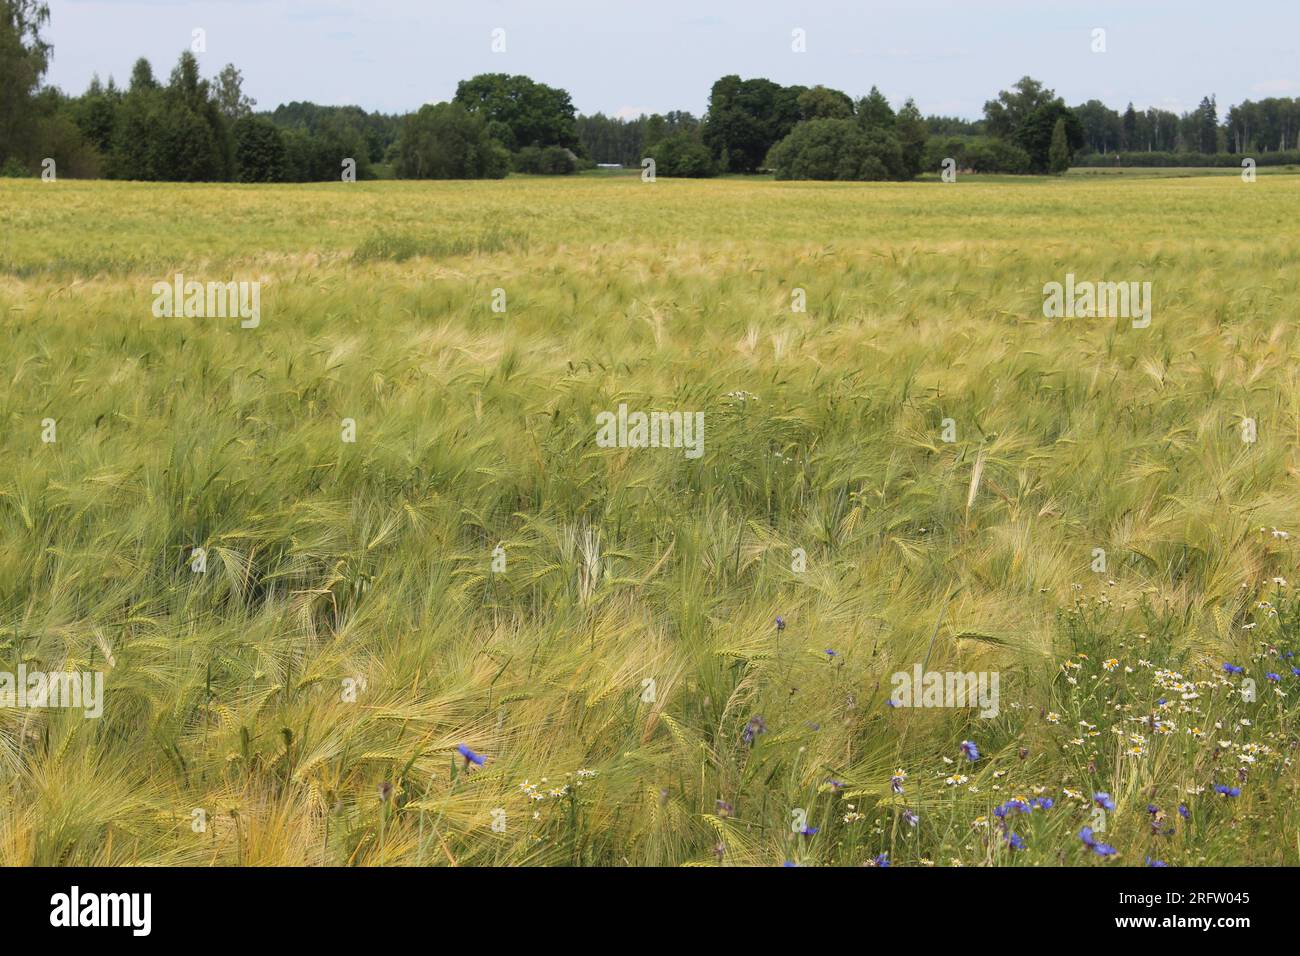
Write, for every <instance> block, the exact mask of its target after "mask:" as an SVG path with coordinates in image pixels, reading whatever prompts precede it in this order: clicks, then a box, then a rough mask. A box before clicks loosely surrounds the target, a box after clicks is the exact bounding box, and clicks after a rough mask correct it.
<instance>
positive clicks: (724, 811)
mask: <svg viewBox="0 0 1300 956" xmlns="http://www.w3.org/2000/svg"><path fill="white" fill-rule="evenodd" d="M714 803H716V804H717V807H718V816H720V817H726V816H730V815H731V811H732V810H733V809H734V807H732V805H731V804H730V803H728V802H727V801H726V800H715V801H714Z"/></svg>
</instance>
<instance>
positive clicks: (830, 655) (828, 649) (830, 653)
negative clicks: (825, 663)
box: [826, 647, 837, 657]
mask: <svg viewBox="0 0 1300 956" xmlns="http://www.w3.org/2000/svg"><path fill="white" fill-rule="evenodd" d="M826 656H827V657H835V656H837V655H836V654H835V652H834V651H833V650H831V649H830V648H829V647H828V648H826Z"/></svg>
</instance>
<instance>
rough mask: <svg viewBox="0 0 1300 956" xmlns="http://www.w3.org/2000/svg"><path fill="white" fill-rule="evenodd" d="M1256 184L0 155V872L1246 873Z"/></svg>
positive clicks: (1276, 220)
mask: <svg viewBox="0 0 1300 956" xmlns="http://www.w3.org/2000/svg"><path fill="white" fill-rule="evenodd" d="M1134 172H1135V173H1137V172H1138V171H1134ZM1141 172H1142V173H1145V172H1148V171H1141ZM1076 173H1078V174H1077V175H1076ZM1093 173H1095V174H1096V175H1095V176H1094V175H1092V174H1093ZM1296 209H1300V176H1296V175H1292V174H1288V173H1286V172H1283V171H1277V170H1266V169H1261V170H1260V175H1259V179H1258V181H1257V182H1254V183H1249V184H1248V183H1243V182H1242V181H1241V178H1240V175H1204V176H1190V177H1186V178H1161V177H1159V176H1158V175H1157V176H1145V175H1134V176H1133V177H1132V178H1129V177H1127V176H1113V175H1107V174H1106V171H1105V170H1085V171H1075V172H1072V173H1071V175H1069V176H1067V177H1065V178H1063V179H1055V178H1028V177H1018V178H1017V181H1015V182H1011V181H1007V180H1000V179H998V178H996V177H993V178H990V179H988V180H982V179H981V178H980V177H973V178H971V179H969V180H966V179H962V178H959V180H958V182H957V183H956V184H940V183H936V182H922V183H907V184H898V183H870V184H813V183H787V182H772V181H757V182H756V181H741V180H732V179H723V180H717V181H687V180H669V179H665V178H661V179H660V180H659V181H658V182H654V183H643V182H641V181H640V180H639V178H637V177H635V176H614V175H605V176H581V177H573V178H571V179H567V180H565V179H558V180H557V179H529V178H520V177H512V178H510V179H507V180H503V181H480V182H439V183H433V182H410V181H402V182H368V183H335V184H321V185H298V186H294V185H279V186H240V185H222V184H211V185H163V184H142V183H127V182H91V181H77V180H64V179H61V180H59V181H57V182H54V183H42V182H39V181H36V180H35V179H30V180H0V316H2V317H3V336H4V345H3V348H0V409H2V410H3V425H4V427H3V429H0V660H4V661H6V662H8V663H9V664H10V665H11V669H16V668H17V666H18V665H19V664H20V663H21V664H23V665H25V667H26V668H27V669H28V670H40V671H44V672H56V671H60V670H64V671H73V670H78V669H87V670H94V671H102V673H103V675H104V677H103V681H104V684H103V686H104V708H103V714H102V716H101V717H99V718H98V719H95V720H87V719H85V718H84V716H83V714H82V713H81V712H80V711H76V710H67V709H65V710H54V709H46V710H33V709H13V708H6V709H0V780H2V781H3V783H4V786H3V787H0V864H3V865H6V866H16V865H41V866H46V865H78V866H79V865H118V864H150V865H186V864H190V865H209V864H214V865H215V864H222V865H232V864H245V865H379V864H383V865H403V866H404V865H438V866H441V865H456V866H465V865H545V864H551V865H567V864H582V865H607V866H625V865H656V866H658V865H683V864H692V865H724V866H726V865H771V866H780V865H783V864H786V863H794V864H798V865H801V866H812V865H860V864H864V863H873V862H874V863H876V864H879V863H882V862H888V863H889V864H890V865H894V866H904V865H929V864H933V865H936V866H950V865H1008V866H1010V865H1015V866H1033V865H1060V864H1066V865H1085V866H1141V865H1144V864H1145V863H1147V862H1148V861H1161V862H1165V863H1167V864H1169V865H1171V866H1177V865H1196V864H1205V865H1247V864H1249V865H1295V864H1296V863H1297V862H1300V842H1298V840H1300V835H1298V834H1300V802H1298V800H1297V796H1298V794H1297V789H1298V787H1297V785H1298V784H1300V776H1298V775H1297V767H1296V756H1297V752H1296V747H1297V741H1298V740H1300V726H1298V720H1297V714H1298V713H1300V711H1298V709H1297V708H1298V707H1300V669H1297V668H1300V660H1296V659H1295V658H1294V657H1293V656H1292V655H1293V652H1294V651H1296V650H1298V649H1300V647H1298V645H1300V602H1298V601H1297V599H1296V598H1295V597H1294V594H1295V587H1296V584H1297V582H1300V568H1298V567H1297V547H1298V546H1300V520H1298V519H1297V516H1298V515H1300V471H1298V468H1300V457H1298V451H1300V372H1298V371H1297V366H1296V361H1295V359H1296V355H1297V347H1298V346H1300V325H1298V323H1297V303H1298V302H1300V229H1298V228H1297V220H1296V215H1295V210H1296ZM178 273H180V274H182V275H183V277H184V279H186V280H195V281H199V282H203V283H207V282H221V283H226V282H241V281H250V282H259V283H260V284H261V285H260V289H261V293H260V295H261V298H260V321H259V322H258V324H257V325H256V327H253V328H244V327H241V322H240V319H239V317H238V316H235V317H232V318H219V317H184V316H180V317H156V316H155V314H154V311H153V309H154V304H155V293H154V291H153V287H154V284H155V283H158V282H164V283H168V284H170V283H171V282H172V281H173V279H174V277H175V276H176V274H178ZM1067 275H1072V276H1074V277H1075V278H1076V279H1077V280H1079V281H1085V280H1087V281H1112V282H1121V281H1122V282H1127V281H1134V282H1139V283H1141V282H1150V283H1151V304H1152V309H1151V322H1150V325H1149V327H1146V328H1134V327H1133V324H1132V322H1131V321H1130V320H1129V319H1127V318H1119V319H1096V318H1087V319H1084V318H1059V319H1049V318H1045V317H1044V314H1043V300H1044V292H1043V287H1044V285H1045V284H1047V283H1050V282H1061V283H1064V282H1065V281H1066V277H1067ZM797 290H802V301H803V302H804V303H805V304H806V309H805V310H804V311H797V310H796V308H797V304H798V303H799V302H800V300H801V297H800V295H799V294H798V293H797ZM620 405H626V406H628V408H629V409H631V410H633V411H636V410H644V411H667V412H672V411H680V412H702V413H703V416H704V417H703V421H704V431H703V443H702V454H701V455H700V456H699V457H698V458H692V457H689V456H688V455H687V454H685V451H686V450H685V449H683V448H674V447H659V448H650V447H646V448H631V447H614V448H609V447H601V446H600V445H599V444H598V443H597V440H596V439H597V421H598V416H600V415H601V414H602V413H614V412H617V411H618V409H619V407H620ZM51 422H52V423H53V424H50V423H51ZM346 422H351V426H350V427H351V429H352V431H351V433H350V437H352V438H354V439H355V440H346V439H347V438H348V437H349V431H348V428H349V426H348V425H347V424H346ZM199 549H201V552H202V554H203V555H204V558H205V560H204V561H202V562H199V564H201V565H202V570H196V552H197V551H198V550H199ZM1225 665H1228V666H1226V667H1225ZM918 668H919V669H920V670H921V671H924V672H927V673H929V672H941V673H979V674H995V675H997V678H998V685H997V686H998V687H999V696H998V701H997V706H996V708H993V709H995V710H996V714H992V715H987V716H982V715H981V709H980V708H979V707H969V706H968V707H953V706H918V707H909V706H891V694H892V693H893V690H894V687H895V682H894V676H893V675H895V674H899V673H904V674H908V675H911V674H912V673H914V671H915V669H918ZM894 703H895V704H896V703H897V702H896V701H895V702H894ZM964 744H965V745H968V746H965V747H964V746H963V745H964ZM459 747H463V748H464V750H463V751H462V750H458V748H459ZM466 753H468V754H469V756H466V755H464V754H466ZM976 753H977V754H978V758H977V759H971V758H972V757H974V756H975V755H976ZM478 761H482V762H481V763H479V762H478ZM1216 788H1217V789H1216ZM1095 795H1101V796H1100V797H1097V796H1095ZM1106 803H1109V804H1110V805H1111V806H1109V807H1105V806H1104V804H1106ZM1099 810H1100V811H1101V812H1102V815H1101V817H1100V818H1099V817H1098V811H1099ZM1097 822H1101V823H1102V826H1104V830H1103V829H1101V828H1097V829H1096V830H1095V831H1094V839H1093V842H1092V843H1089V842H1085V841H1083V840H1081V839H1080V837H1079V835H1078V834H1079V833H1080V830H1081V828H1083V827H1095V825H1096V824H1097ZM1099 847H1100V848H1102V849H1099ZM1105 850H1113V851H1114V852H1113V853H1107V852H1104V851H1105Z"/></svg>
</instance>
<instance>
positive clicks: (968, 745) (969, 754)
mask: <svg viewBox="0 0 1300 956" xmlns="http://www.w3.org/2000/svg"><path fill="white" fill-rule="evenodd" d="M961 752H962V756H963V757H965V758H966V759H967V760H969V761H971V762H972V763H973V762H974V761H976V760H979V759H980V752H979V748H978V747H976V746H975V744H974V742H972V741H970V740H963V741H962V742H961Z"/></svg>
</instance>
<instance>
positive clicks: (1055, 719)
mask: <svg viewBox="0 0 1300 956" xmlns="http://www.w3.org/2000/svg"><path fill="white" fill-rule="evenodd" d="M1046 720H1047V722H1048V723H1049V724H1059V723H1060V722H1061V715H1060V714H1058V713H1057V712H1056V711H1054V710H1049V711H1048V712H1047V717H1046Z"/></svg>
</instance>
